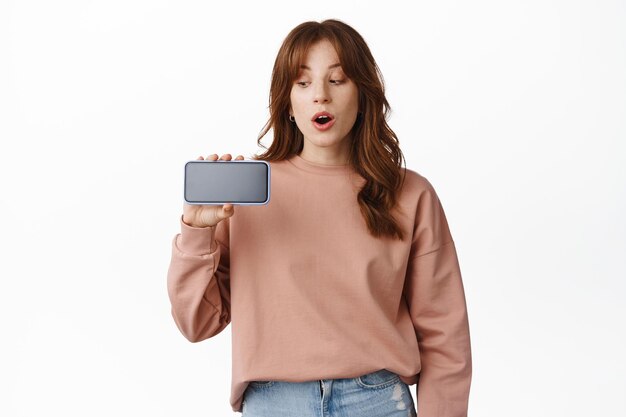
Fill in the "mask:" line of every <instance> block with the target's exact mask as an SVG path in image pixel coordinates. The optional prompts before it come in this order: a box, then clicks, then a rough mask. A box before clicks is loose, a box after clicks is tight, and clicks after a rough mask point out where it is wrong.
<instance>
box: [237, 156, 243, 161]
mask: <svg viewBox="0 0 626 417" xmlns="http://www.w3.org/2000/svg"><path fill="white" fill-rule="evenodd" d="M235 159H236V160H239V161H240V160H242V159H243V155H237V158H235Z"/></svg>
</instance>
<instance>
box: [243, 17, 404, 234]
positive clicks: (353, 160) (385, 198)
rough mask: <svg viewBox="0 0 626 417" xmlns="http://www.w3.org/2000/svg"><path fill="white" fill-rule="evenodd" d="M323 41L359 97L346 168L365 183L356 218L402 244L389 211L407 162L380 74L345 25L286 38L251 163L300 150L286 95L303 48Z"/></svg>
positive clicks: (320, 25) (305, 29) (311, 25)
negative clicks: (256, 152)
mask: <svg viewBox="0 0 626 417" xmlns="http://www.w3.org/2000/svg"><path fill="white" fill-rule="evenodd" d="M323 39H327V40H329V41H330V42H331V43H332V44H333V46H334V47H335V50H336V51H337V55H338V56H339V61H340V64H341V68H342V69H343V71H344V73H345V75H346V77H348V78H350V79H351V80H352V81H353V82H354V83H355V84H356V86H357V88H358V92H359V112H360V113H361V114H360V115H359V117H358V118H357V120H356V122H355V124H354V126H353V128H352V130H351V138H352V141H351V144H350V150H349V164H350V165H351V166H352V168H353V169H354V170H355V172H357V173H358V174H359V175H361V176H362V177H363V178H364V179H365V184H364V185H363V187H362V189H361V190H360V192H359V193H358V196H357V200H358V203H359V206H360V209H361V214H362V215H363V217H364V219H365V222H366V224H367V227H368V229H369V231H370V234H372V235H373V236H375V237H381V236H390V237H392V238H393V237H397V238H398V239H400V240H402V239H403V238H404V233H403V231H402V229H401V227H400V226H399V225H398V223H397V222H396V220H395V219H394V217H393V216H392V214H391V209H392V208H393V207H394V206H395V205H396V204H397V201H398V197H399V193H400V190H401V188H402V184H403V183H404V176H405V175H406V173H405V172H404V170H403V169H402V164H403V162H404V164H405V166H406V161H405V160H404V155H403V154H402V151H401V150H400V146H399V141H398V138H397V136H396V134H395V133H394V131H393V130H391V128H390V127H389V125H388V124H387V117H388V115H389V113H390V111H391V108H390V106H389V103H388V102H387V99H386V98H385V87H384V80H383V76H382V73H381V72H380V69H379V68H378V65H377V64H376V61H375V60H374V57H373V56H372V53H371V52H370V50H369V47H368V46H367V44H366V43H365V40H364V39H363V37H362V36H361V35H360V34H359V33H358V32H357V31H356V30H355V29H353V28H352V27H351V26H349V25H347V24H346V23H344V22H342V21H339V20H336V19H328V20H324V21H322V22H315V21H310V22H304V23H301V24H300V25H298V26H296V27H295V28H294V29H292V30H291V32H290V33H289V34H288V35H287V37H286V38H285V40H284V41H283V44H282V46H281V47H280V50H279V51H278V55H277V57H276V61H275V62H274V69H273V71H272V81H271V87H270V97H269V111H270V118H269V120H268V121H267V123H266V124H265V126H264V127H263V129H262V131H261V132H260V134H259V136H258V139H257V144H258V145H259V146H260V147H262V148H264V149H266V151H265V152H264V153H263V154H261V155H254V156H253V157H252V159H254V160H261V161H281V160H284V159H289V158H291V157H292V156H293V155H295V154H300V152H301V151H302V149H303V147H304V136H303V135H302V132H301V131H300V129H298V127H297V125H296V124H295V123H291V122H290V120H289V108H290V93H291V89H292V87H293V83H294V82H295V81H296V78H297V77H298V75H299V71H300V65H301V64H304V61H305V58H306V55H307V51H308V49H309V48H310V47H311V46H312V45H313V44H315V43H316V42H318V41H320V40H323ZM270 130H273V134H274V135H273V136H274V138H273V142H272V144H271V145H270V147H269V148H266V147H265V146H263V145H262V144H261V139H262V138H263V137H264V136H265V135H266V134H267V133H268V132H269V131H270Z"/></svg>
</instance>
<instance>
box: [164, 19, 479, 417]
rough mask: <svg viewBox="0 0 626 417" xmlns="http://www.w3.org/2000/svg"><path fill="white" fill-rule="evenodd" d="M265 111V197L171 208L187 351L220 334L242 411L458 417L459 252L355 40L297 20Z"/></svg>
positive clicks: (351, 33) (236, 406) (179, 317)
mask: <svg viewBox="0 0 626 417" xmlns="http://www.w3.org/2000/svg"><path fill="white" fill-rule="evenodd" d="M269 110H270V118H269V120H268V122H267V124H266V126H265V127H264V129H263V131H262V132H261V134H260V136H259V138H258V142H259V144H260V141H261V139H262V138H263V137H264V136H265V135H266V134H267V133H268V132H269V131H272V133H273V141H272V144H271V146H270V147H269V148H265V149H266V151H265V152H264V153H263V154H261V155H255V156H254V157H253V158H252V159H255V160H263V161H267V162H268V163H269V164H270V165H271V172H272V177H271V189H272V197H271V201H270V202H269V203H268V204H267V205H265V206H239V207H237V209H236V211H235V207H234V206H233V205H232V204H224V205H222V206H191V205H188V204H184V206H183V215H182V216H181V218H180V227H181V231H180V233H178V234H176V236H175V237H174V239H173V241H172V258H171V263H170V267H169V270H168V277H167V283H168V294H169V297H170V301H171V305H172V316H173V318H174V321H175V323H176V325H177V326H178V328H179V330H180V331H181V333H182V334H183V335H184V336H185V337H186V338H187V339H188V340H190V341H191V342H199V341H202V340H206V339H208V338H211V337H213V336H215V335H217V334H218V333H220V332H221V331H222V330H224V329H225V328H226V327H227V326H228V325H229V324H230V325H231V330H232V378H231V396H230V404H231V406H232V409H233V411H236V412H241V413H242V414H243V416H244V417H293V416H298V417H330V416H332V417H340V416H350V417H365V416H367V417H392V416H404V417H412V416H415V415H416V412H419V415H420V416H422V417H465V416H466V415H467V408H468V398H469V390H470V382H471V374H472V360H471V347H470V334H469V322H468V315H467V308H466V300H465V293H464V287H463V282H462V278H461V272H460V267H459V263H458V258H457V253H456V248H455V243H454V241H453V239H452V235H451V232H450V228H449V227H448V222H447V219H446V215H445V213H444V210H443V206H442V203H441V201H440V200H439V198H438V196H437V193H436V191H435V189H434V187H433V185H432V184H431V183H430V181H429V180H428V179H427V178H426V177H424V176H423V175H421V174H419V173H418V172H417V171H415V170H411V169H407V168H403V167H402V162H403V159H404V158H403V154H402V152H401V150H400V147H399V141H398V138H397V137H396V135H395V133H394V132H393V131H392V129H391V128H390V127H389V125H388V124H387V122H386V116H387V113H388V110H389V104H388V102H387V100H386V98H385V94H384V85H383V79H382V75H381V74H380V71H379V68H378V66H377V65H376V62H375V61H374V58H373V57H372V54H371V52H370V50H369V48H368V46H367V44H366V43H365V41H364V40H363V38H362V36H361V35H360V34H359V33H358V32H357V31H356V30H354V29H353V28H352V27H351V26H349V25H347V24H346V23H344V22H341V21H338V20H333V19H331V20H325V21H322V22H305V23H302V24H300V25H298V26H297V27H295V28H294V29H293V30H292V31H291V32H290V33H289V34H288V35H287V37H286V38H285V40H284V42H283V44H282V46H281V48H280V50H279V52H278V56H277V57H276V61H275V64H274V69H273V73H272V81H271V88H270V101H269ZM198 159H211V160H216V159H217V155H216V154H213V155H209V156H207V157H206V158H204V157H202V156H201V157H199V158H198ZM220 159H223V160H230V159H232V156H231V155H230V154H225V155H222V156H221V157H220ZM242 159H243V156H241V155H239V156H237V157H236V158H235V160H242ZM412 385H415V393H416V394H415V399H416V401H415V402H414V401H413V396H412V395H411V392H410V386H412Z"/></svg>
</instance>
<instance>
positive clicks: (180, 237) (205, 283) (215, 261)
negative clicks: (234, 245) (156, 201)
mask: <svg viewBox="0 0 626 417" xmlns="http://www.w3.org/2000/svg"><path fill="white" fill-rule="evenodd" d="M229 225H230V221H229V219H225V220H222V221H221V222H219V223H218V224H217V225H216V226H213V227H192V226H189V225H188V224H186V223H185V222H183V219H182V216H181V218H180V227H181V233H179V234H177V235H176V236H175V237H174V239H173V241H172V258H171V262H170V266H169V270H168V273H167V291H168V296H169V299H170V302H171V305H172V317H173V318H174V322H175V323H176V325H177V326H178V329H179V330H180V331H181V333H182V334H183V335H184V336H185V337H186V338H187V339H188V340H189V341H191V342H199V341H201V340H204V339H208V338H209V337H212V336H215V335H216V334H218V333H220V332H221V331H222V330H224V328H226V326H227V325H228V324H229V323H230V257H229Z"/></svg>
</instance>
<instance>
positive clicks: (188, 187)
mask: <svg viewBox="0 0 626 417" xmlns="http://www.w3.org/2000/svg"><path fill="white" fill-rule="evenodd" d="M268 174H269V167H268V165H267V164H266V163H265V162H257V161H245V160H244V161H219V160H218V161H189V162H188V163H187V164H186V165H185V200H186V201H187V202H189V203H196V204H224V203H240V204H266V203H267V202H268V201H269V183H268V181H269V178H268V177H269V175H268Z"/></svg>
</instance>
